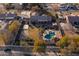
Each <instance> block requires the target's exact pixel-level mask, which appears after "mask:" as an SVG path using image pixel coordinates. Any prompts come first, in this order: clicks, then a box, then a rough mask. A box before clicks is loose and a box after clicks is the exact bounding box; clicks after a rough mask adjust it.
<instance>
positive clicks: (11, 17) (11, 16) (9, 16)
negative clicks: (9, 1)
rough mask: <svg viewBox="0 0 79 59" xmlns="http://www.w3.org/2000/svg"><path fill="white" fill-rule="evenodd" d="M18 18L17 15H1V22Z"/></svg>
mask: <svg viewBox="0 0 79 59" xmlns="http://www.w3.org/2000/svg"><path fill="white" fill-rule="evenodd" d="M15 17H16V14H0V20H5V19H6V20H8V21H9V20H12V19H14V18H15Z"/></svg>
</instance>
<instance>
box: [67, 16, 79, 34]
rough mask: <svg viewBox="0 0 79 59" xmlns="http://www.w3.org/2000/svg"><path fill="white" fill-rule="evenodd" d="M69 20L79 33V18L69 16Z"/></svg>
mask: <svg viewBox="0 0 79 59" xmlns="http://www.w3.org/2000/svg"><path fill="white" fill-rule="evenodd" d="M68 20H69V23H70V24H71V26H72V28H73V29H74V30H75V32H79V16H68Z"/></svg>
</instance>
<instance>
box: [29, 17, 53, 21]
mask: <svg viewBox="0 0 79 59" xmlns="http://www.w3.org/2000/svg"><path fill="white" fill-rule="evenodd" d="M30 20H31V21H36V22H41V21H51V20H52V18H51V17H50V16H32V17H31V18H30Z"/></svg>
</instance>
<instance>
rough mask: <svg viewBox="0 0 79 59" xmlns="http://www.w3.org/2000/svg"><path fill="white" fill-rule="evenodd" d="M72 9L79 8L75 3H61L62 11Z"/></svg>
mask: <svg viewBox="0 0 79 59" xmlns="http://www.w3.org/2000/svg"><path fill="white" fill-rule="evenodd" d="M70 10H78V8H77V7H76V6H75V5H61V6H60V11H70Z"/></svg>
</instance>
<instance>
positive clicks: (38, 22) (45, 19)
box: [29, 16, 52, 28]
mask: <svg viewBox="0 0 79 59" xmlns="http://www.w3.org/2000/svg"><path fill="white" fill-rule="evenodd" d="M29 24H31V25H33V26H36V27H42V28H50V27H51V26H52V17H50V16H32V17H31V18H30V21H29Z"/></svg>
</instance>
